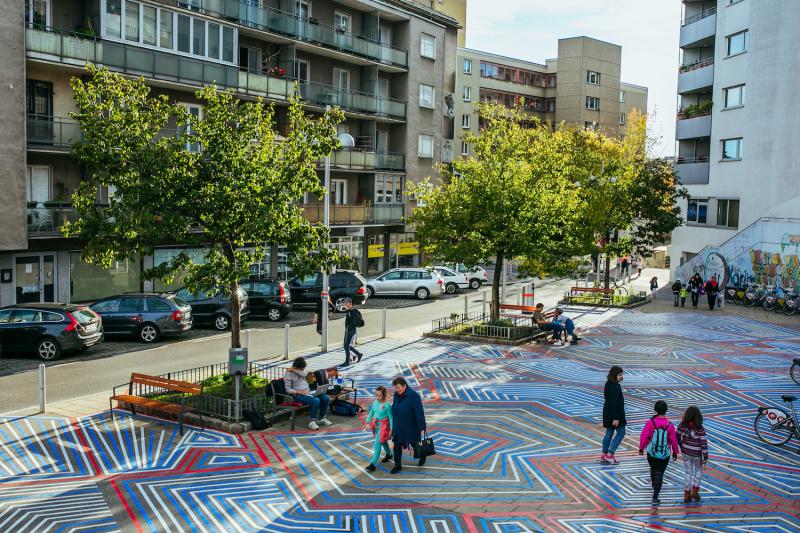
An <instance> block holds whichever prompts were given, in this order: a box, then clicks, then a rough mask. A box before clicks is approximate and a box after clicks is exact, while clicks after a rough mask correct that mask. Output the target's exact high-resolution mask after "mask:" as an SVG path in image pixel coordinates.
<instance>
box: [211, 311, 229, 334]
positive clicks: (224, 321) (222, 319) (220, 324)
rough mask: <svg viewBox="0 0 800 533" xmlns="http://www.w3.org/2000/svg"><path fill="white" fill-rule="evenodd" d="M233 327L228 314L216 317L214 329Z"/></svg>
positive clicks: (223, 329) (222, 329) (221, 329)
mask: <svg viewBox="0 0 800 533" xmlns="http://www.w3.org/2000/svg"><path fill="white" fill-rule="evenodd" d="M229 327H231V319H230V317H229V316H228V315H223V314H219V315H216V316H215V317H214V329H216V330H217V331H225V330H226V329H228V328H229Z"/></svg>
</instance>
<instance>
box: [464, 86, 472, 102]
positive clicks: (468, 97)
mask: <svg viewBox="0 0 800 533" xmlns="http://www.w3.org/2000/svg"><path fill="white" fill-rule="evenodd" d="M464 101H465V102H471V101H472V87H464Z"/></svg>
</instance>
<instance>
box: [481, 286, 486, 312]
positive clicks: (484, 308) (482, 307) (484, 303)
mask: <svg viewBox="0 0 800 533" xmlns="http://www.w3.org/2000/svg"><path fill="white" fill-rule="evenodd" d="M481 313H482V314H483V316H486V291H484V292H483V304H482V305H481Z"/></svg>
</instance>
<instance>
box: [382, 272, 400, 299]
mask: <svg viewBox="0 0 800 533" xmlns="http://www.w3.org/2000/svg"><path fill="white" fill-rule="evenodd" d="M402 283H403V273H402V272H399V271H395V272H387V273H386V274H384V275H383V276H381V277H379V278H378V281H377V283H376V284H375V293H376V294H397V293H399V292H400V291H401V288H402Z"/></svg>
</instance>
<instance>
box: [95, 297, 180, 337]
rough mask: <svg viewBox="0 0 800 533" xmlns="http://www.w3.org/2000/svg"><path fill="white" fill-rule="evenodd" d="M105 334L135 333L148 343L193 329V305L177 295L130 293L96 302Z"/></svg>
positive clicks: (96, 311)
mask: <svg viewBox="0 0 800 533" xmlns="http://www.w3.org/2000/svg"><path fill="white" fill-rule="evenodd" d="M90 307H91V308H92V310H93V311H94V312H95V313H97V314H99V315H100V316H101V317H102V319H103V326H104V330H105V333H106V335H112V334H116V335H135V336H136V337H137V338H138V339H139V340H140V341H142V342H145V343H152V342H157V341H158V340H159V339H160V338H161V337H162V336H164V337H167V336H170V335H180V334H181V333H184V332H185V331H189V330H190V329H192V308H191V306H190V305H189V304H188V303H186V302H185V301H184V300H182V299H181V298H179V297H177V296H175V295H174V294H157V293H152V292H150V293H145V292H140V293H128V294H120V295H117V296H109V297H108V298H103V299H102V300H98V301H96V302H95V303H93V304H92V305H91V306H90Z"/></svg>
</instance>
